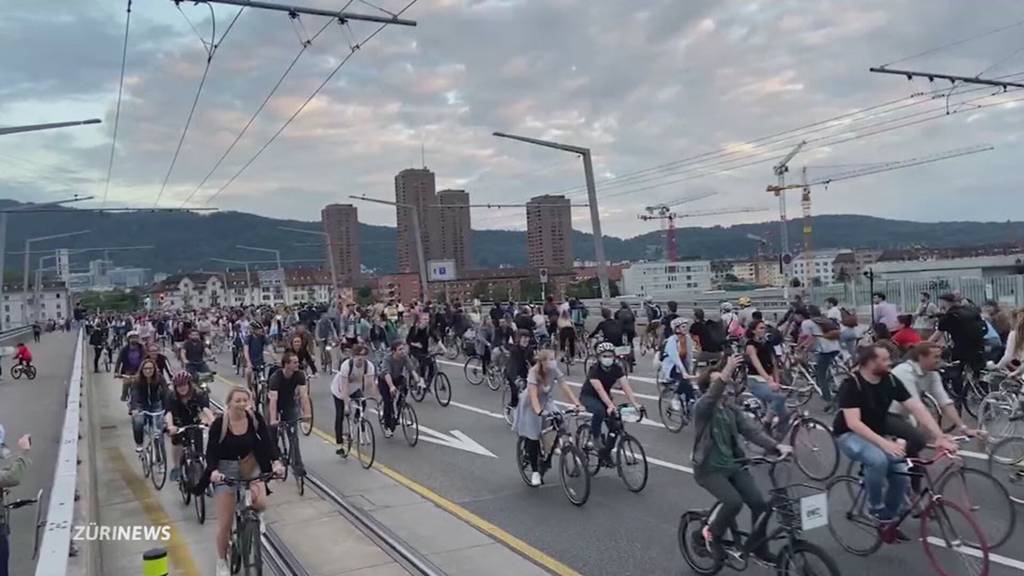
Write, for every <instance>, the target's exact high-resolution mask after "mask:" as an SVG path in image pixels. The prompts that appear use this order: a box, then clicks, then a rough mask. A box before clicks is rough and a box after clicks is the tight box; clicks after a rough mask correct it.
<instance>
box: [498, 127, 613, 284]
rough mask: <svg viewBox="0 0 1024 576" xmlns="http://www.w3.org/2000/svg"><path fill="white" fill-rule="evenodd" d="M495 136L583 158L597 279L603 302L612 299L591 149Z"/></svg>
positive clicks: (504, 135) (500, 134) (510, 135)
mask: <svg viewBox="0 0 1024 576" xmlns="http://www.w3.org/2000/svg"><path fill="white" fill-rule="evenodd" d="M494 135H495V136H497V137H498V138H507V139H509V140H517V141H519V142H525V143H527V144H534V145H536V146H543V147H545V148H554V149H555V150H562V151H563V152H571V153H573V154H579V155H580V156H581V157H582V158H583V176H584V178H585V179H586V183H587V204H588V205H589V207H590V226H591V228H592V232H593V236H594V258H595V259H596V260H597V278H598V281H599V282H600V285H601V301H602V302H603V301H607V300H608V299H610V298H611V289H610V288H609V286H608V262H607V261H606V260H605V257H604V236H603V235H602V233H601V214H600V211H599V210H598V207H597V187H596V185H595V184H594V165H593V162H592V161H591V158H590V149H589V148H583V147H582V146H572V145H569V144H560V143H558V142H551V141H550V140H538V139H536V138H528V137H526V136H516V135H514V134H507V133H505V132H494Z"/></svg>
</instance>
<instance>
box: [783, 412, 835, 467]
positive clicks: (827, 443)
mask: <svg viewBox="0 0 1024 576" xmlns="http://www.w3.org/2000/svg"><path fill="white" fill-rule="evenodd" d="M789 442H790V445H792V446H793V461H794V462H796V465H797V468H800V471H801V472H803V473H804V475H805V476H807V477H808V478H810V479H811V480H817V481H819V482H824V481H825V480H828V479H829V478H831V477H832V475H833V474H835V472H836V468H838V467H839V447H838V446H837V445H836V440H835V438H834V437H833V436H832V430H831V429H830V428H829V427H828V426H826V425H825V424H824V423H823V422H820V421H818V420H815V419H814V418H800V419H799V420H798V421H797V423H796V424H794V425H793V430H792V432H790V433H789Z"/></svg>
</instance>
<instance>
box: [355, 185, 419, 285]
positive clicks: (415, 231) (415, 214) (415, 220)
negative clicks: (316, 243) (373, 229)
mask: <svg viewBox="0 0 1024 576" xmlns="http://www.w3.org/2000/svg"><path fill="white" fill-rule="evenodd" d="M349 198H351V199H353V200H362V201H363V202H373V203H374V204H383V205H385V206H394V207H396V208H405V209H407V210H409V213H410V214H411V215H412V235H413V237H414V238H415V239H416V260H417V262H418V263H419V266H417V268H419V272H420V297H421V298H422V299H423V302H422V303H423V304H426V303H427V301H428V300H430V298H429V296H430V287H429V286H428V284H427V282H428V279H427V256H426V252H425V251H424V250H423V236H422V235H421V234H420V214H419V212H420V211H419V208H417V206H416V205H415V204H404V203H401V202H392V201H390V200H381V199H379V198H367V197H366V196H349Z"/></svg>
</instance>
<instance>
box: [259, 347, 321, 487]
mask: <svg viewBox="0 0 1024 576" xmlns="http://www.w3.org/2000/svg"><path fill="white" fill-rule="evenodd" d="M296 341H301V339H300V338H299V337H298V336H295V337H294V338H292V346H293V349H292V350H285V351H284V354H282V355H281V369H280V370H275V371H274V373H273V374H271V375H270V379H269V381H268V382H267V389H268V393H267V398H268V399H269V401H270V410H269V413H270V427H271V429H275V430H277V433H278V434H280V433H281V430H280V428H279V427H278V422H280V421H283V422H286V423H288V424H291V426H290V427H289V429H288V434H289V436H290V437H289V438H288V445H289V446H296V445H297V444H298V443H299V431H298V421H299V418H300V417H301V416H302V415H303V414H309V412H310V410H309V388H308V387H307V386H306V373H305V372H303V371H302V367H301V362H300V360H299V356H298V355H297V354H296V353H295V352H294V343H295V342H296ZM303 350H305V349H303ZM306 354H307V355H308V354H309V352H308V351H306ZM296 400H298V401H299V404H296ZM298 456H299V452H298V451H296V450H295V449H292V457H293V459H292V462H291V467H292V470H293V471H294V472H295V474H296V475H298V476H303V475H304V474H305V468H304V467H303V465H302V459H301V458H300V457H298Z"/></svg>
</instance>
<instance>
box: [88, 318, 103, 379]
mask: <svg viewBox="0 0 1024 576" xmlns="http://www.w3.org/2000/svg"><path fill="white" fill-rule="evenodd" d="M89 346H92V352H93V357H92V371H93V372H99V371H100V358H101V357H102V356H103V352H104V351H105V350H106V348H107V325H106V323H105V322H103V321H102V320H100V321H98V322H96V324H95V325H94V326H93V327H92V332H91V333H89Z"/></svg>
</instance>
